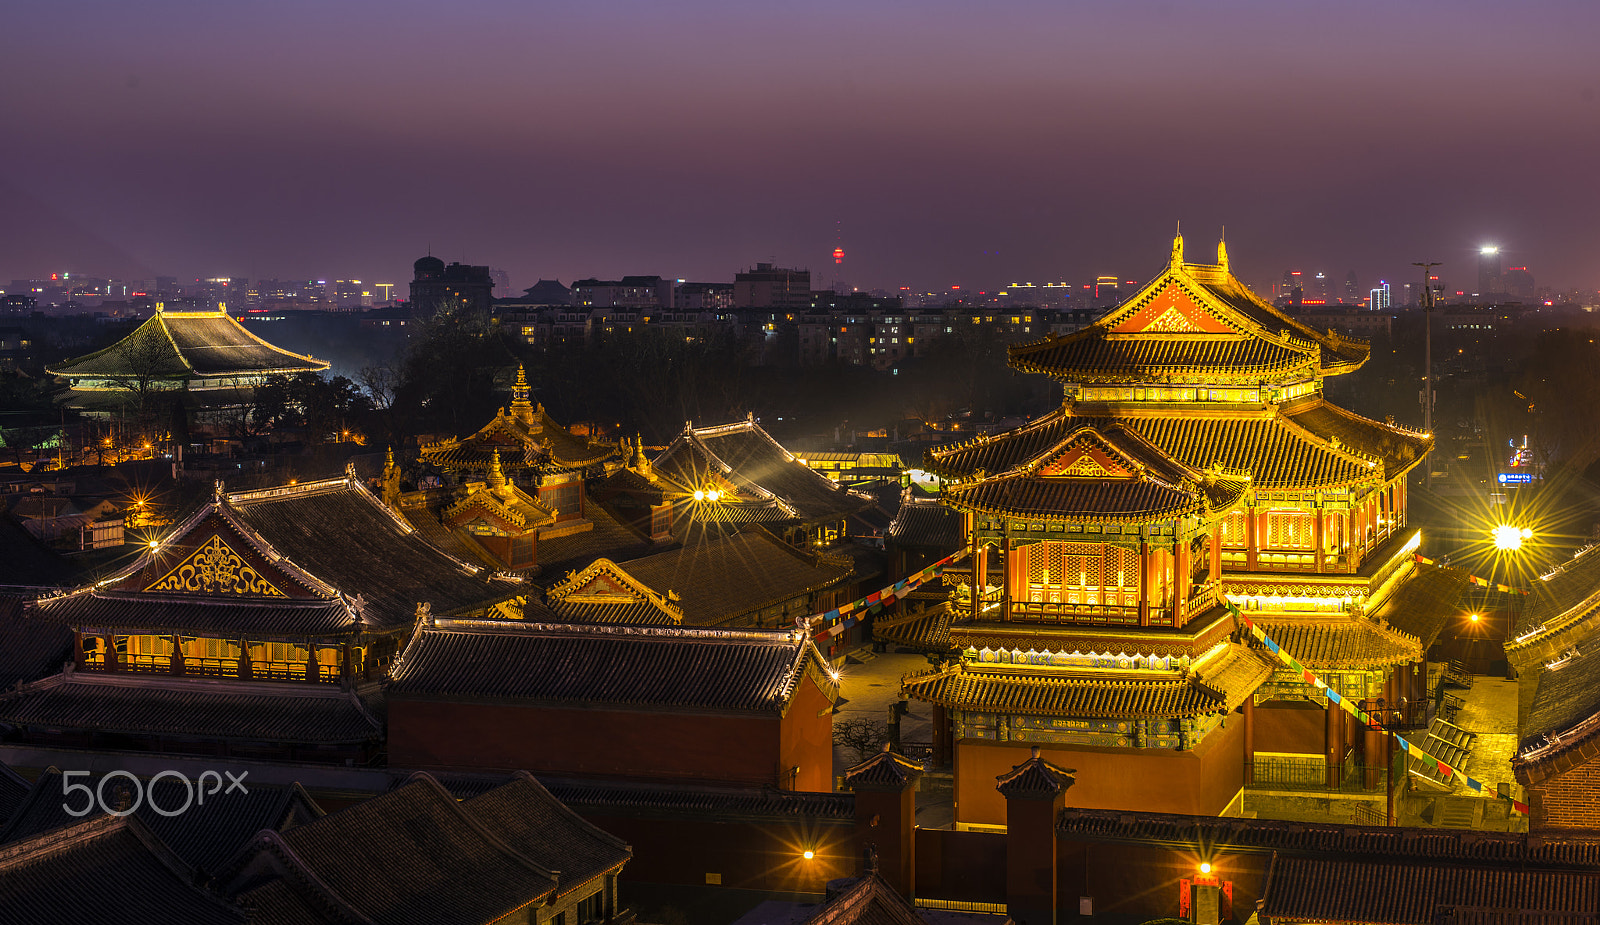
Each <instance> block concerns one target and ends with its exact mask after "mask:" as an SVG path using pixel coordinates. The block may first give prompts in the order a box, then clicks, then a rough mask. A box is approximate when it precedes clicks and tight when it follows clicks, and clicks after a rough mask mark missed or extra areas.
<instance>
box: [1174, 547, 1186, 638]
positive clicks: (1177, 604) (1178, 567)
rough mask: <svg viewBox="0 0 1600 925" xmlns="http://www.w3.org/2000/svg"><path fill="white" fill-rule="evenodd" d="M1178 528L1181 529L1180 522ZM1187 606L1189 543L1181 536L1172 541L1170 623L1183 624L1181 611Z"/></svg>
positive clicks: (1178, 625) (1177, 625) (1180, 625)
mask: <svg viewBox="0 0 1600 925" xmlns="http://www.w3.org/2000/svg"><path fill="white" fill-rule="evenodd" d="M1178 529H1179V530H1181V529H1182V525H1181V524H1180V525H1179V527H1178ZM1188 606H1189V544H1188V543H1187V542H1185V541H1184V539H1183V537H1182V536H1178V537H1177V538H1176V539H1175V540H1174V541H1173V543H1172V625H1173V626H1174V627H1180V628H1181V627H1182V626H1183V611H1184V609H1185V608H1187V607H1188Z"/></svg>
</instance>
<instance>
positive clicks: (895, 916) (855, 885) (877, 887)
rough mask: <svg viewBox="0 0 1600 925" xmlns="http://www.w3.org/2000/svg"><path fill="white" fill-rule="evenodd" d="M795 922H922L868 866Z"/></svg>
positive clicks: (847, 924)
mask: <svg viewBox="0 0 1600 925" xmlns="http://www.w3.org/2000/svg"><path fill="white" fill-rule="evenodd" d="M797 925H926V921H925V920H924V919H923V918H922V916H921V915H920V914H919V913H918V912H917V907H916V906H913V905H912V904H911V903H909V902H907V901H906V899H905V897H903V896H901V895H900V894H899V893H897V892H895V889H894V887H892V886H890V885H889V883H888V881H886V880H884V879H883V878H882V877H881V876H879V875H878V872H877V871H876V870H870V871H868V872H867V873H865V874H863V875H862V876H860V877H857V878H855V880H854V882H852V883H850V885H848V886H845V887H843V888H842V889H841V891H840V892H838V893H837V894H836V895H834V897H833V898H832V899H829V900H827V901H826V902H824V903H823V904H822V905H820V906H818V907H817V910H816V911H815V912H813V913H811V915H809V916H807V917H806V918H805V919H803V920H801V921H800V922H799V923H797Z"/></svg>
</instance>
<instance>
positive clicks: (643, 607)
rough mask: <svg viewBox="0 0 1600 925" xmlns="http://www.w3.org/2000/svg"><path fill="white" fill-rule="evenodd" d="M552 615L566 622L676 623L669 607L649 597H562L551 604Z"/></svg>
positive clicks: (674, 624)
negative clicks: (580, 600)
mask: <svg viewBox="0 0 1600 925" xmlns="http://www.w3.org/2000/svg"><path fill="white" fill-rule="evenodd" d="M550 610H551V611H552V613H553V614H554V618H555V619H558V620H563V621H565V622H568V623H637V624H642V625H647V626H677V625H678V623H679V622H680V621H679V620H676V619H674V617H673V614H672V612H671V611H668V610H663V609H662V608H661V607H660V606H658V605H657V604H655V603H654V602H652V601H647V600H632V601H606V602H594V601H591V602H588V603H574V602H572V601H561V602H559V603H557V604H556V605H555V606H554V607H552V608H550Z"/></svg>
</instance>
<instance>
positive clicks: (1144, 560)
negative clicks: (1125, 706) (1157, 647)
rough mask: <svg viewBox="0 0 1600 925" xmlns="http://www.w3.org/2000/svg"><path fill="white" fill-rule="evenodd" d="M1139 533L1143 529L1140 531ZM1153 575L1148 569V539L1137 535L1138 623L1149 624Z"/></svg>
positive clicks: (1141, 624)
mask: <svg viewBox="0 0 1600 925" xmlns="http://www.w3.org/2000/svg"><path fill="white" fill-rule="evenodd" d="M1140 532H1141V534H1142V533H1143V531H1142V530H1141V531H1140ZM1154 578H1155V575H1154V573H1152V571H1151V569H1150V541H1149V540H1148V539H1146V538H1145V537H1144V536H1142V535H1141V536H1140V537H1139V625H1140V626H1149V625H1150V585H1151V582H1152V581H1153V580H1154Z"/></svg>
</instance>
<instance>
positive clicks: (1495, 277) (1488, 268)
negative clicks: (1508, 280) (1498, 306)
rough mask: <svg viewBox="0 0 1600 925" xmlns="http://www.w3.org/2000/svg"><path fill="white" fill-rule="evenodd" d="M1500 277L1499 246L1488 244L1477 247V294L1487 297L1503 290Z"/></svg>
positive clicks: (1503, 285)
mask: <svg viewBox="0 0 1600 925" xmlns="http://www.w3.org/2000/svg"><path fill="white" fill-rule="evenodd" d="M1505 291H1506V290H1505V283H1504V282H1503V281H1502V280H1501V278H1500V248H1498V247H1496V246H1494V245H1492V244H1490V245H1486V246H1484V247H1480V248H1478V296H1479V298H1483V299H1487V298H1489V297H1490V296H1492V295H1498V294H1499V293H1502V292H1505Z"/></svg>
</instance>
